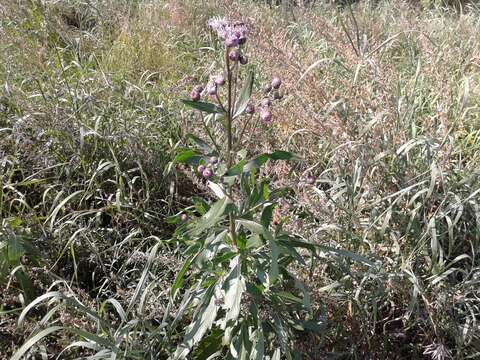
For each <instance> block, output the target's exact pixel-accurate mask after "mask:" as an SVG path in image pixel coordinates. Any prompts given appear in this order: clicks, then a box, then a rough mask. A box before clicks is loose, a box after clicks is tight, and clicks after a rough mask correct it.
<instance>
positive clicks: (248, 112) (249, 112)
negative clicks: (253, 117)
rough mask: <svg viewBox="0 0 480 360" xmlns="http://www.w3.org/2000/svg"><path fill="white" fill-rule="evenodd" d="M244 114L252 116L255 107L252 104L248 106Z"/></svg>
mask: <svg viewBox="0 0 480 360" xmlns="http://www.w3.org/2000/svg"><path fill="white" fill-rule="evenodd" d="M245 112H246V113H247V114H254V113H255V106H253V105H252V104H248V105H247V107H246V108H245Z"/></svg>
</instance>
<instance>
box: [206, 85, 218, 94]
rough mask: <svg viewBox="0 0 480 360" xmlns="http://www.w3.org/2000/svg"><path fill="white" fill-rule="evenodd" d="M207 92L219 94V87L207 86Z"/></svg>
mask: <svg viewBox="0 0 480 360" xmlns="http://www.w3.org/2000/svg"><path fill="white" fill-rule="evenodd" d="M207 93H208V95H212V96H214V95H216V94H217V87H216V86H215V85H210V86H208V87H207Z"/></svg>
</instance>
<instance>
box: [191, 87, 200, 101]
mask: <svg viewBox="0 0 480 360" xmlns="http://www.w3.org/2000/svg"><path fill="white" fill-rule="evenodd" d="M190 98H191V99H192V101H198V100H200V93H199V92H198V91H197V90H195V89H193V90H192V92H191V93H190Z"/></svg>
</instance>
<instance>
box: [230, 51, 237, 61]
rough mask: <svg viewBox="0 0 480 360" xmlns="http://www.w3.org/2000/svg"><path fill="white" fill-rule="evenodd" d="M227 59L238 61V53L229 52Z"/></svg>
mask: <svg viewBox="0 0 480 360" xmlns="http://www.w3.org/2000/svg"><path fill="white" fill-rule="evenodd" d="M228 58H229V59H230V60H231V61H237V60H238V51H237V50H233V51H230V53H229V54H228Z"/></svg>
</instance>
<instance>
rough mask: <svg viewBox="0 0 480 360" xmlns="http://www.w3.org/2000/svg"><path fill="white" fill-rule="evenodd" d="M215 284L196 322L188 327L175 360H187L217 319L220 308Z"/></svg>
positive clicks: (204, 299)
mask: <svg viewBox="0 0 480 360" xmlns="http://www.w3.org/2000/svg"><path fill="white" fill-rule="evenodd" d="M215 286H216V285H215V284H214V285H212V286H210V288H209V289H208V290H207V291H206V293H205V295H204V298H203V302H202V303H201V305H200V308H199V311H198V312H197V316H196V317H195V319H194V321H193V322H192V323H191V324H190V325H189V326H188V328H187V333H186V334H185V337H184V339H183V341H182V343H181V344H180V345H178V347H177V350H176V351H175V354H174V355H173V359H186V358H187V356H188V354H189V353H190V351H191V350H192V348H193V347H194V346H195V345H196V344H198V343H199V342H200V340H202V338H203V337H204V335H205V334H206V333H207V331H208V330H209V329H210V328H211V327H212V325H213V322H214V321H215V318H216V317H217V311H218V306H217V305H216V303H215V296H213V294H214V290H215Z"/></svg>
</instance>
